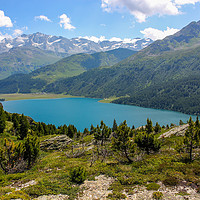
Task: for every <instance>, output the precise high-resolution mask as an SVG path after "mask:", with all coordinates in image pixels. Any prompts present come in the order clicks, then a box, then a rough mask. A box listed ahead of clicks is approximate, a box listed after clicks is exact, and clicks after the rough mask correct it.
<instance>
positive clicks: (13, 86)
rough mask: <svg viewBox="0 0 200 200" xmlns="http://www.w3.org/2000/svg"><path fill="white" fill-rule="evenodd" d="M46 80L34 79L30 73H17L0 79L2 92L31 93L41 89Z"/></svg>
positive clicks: (0, 90) (0, 91)
mask: <svg viewBox="0 0 200 200" xmlns="http://www.w3.org/2000/svg"><path fill="white" fill-rule="evenodd" d="M46 84H47V83H46V81H45V80H41V79H32V77H31V75H30V74H15V75H12V76H9V77H8V78H6V79H3V80H0V93H3V94H7V93H31V92H37V91H41V90H42V88H43V87H44V86H45V85H46Z"/></svg>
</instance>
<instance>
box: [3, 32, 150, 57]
mask: <svg viewBox="0 0 200 200" xmlns="http://www.w3.org/2000/svg"><path fill="white" fill-rule="evenodd" d="M152 42H153V41H152V40H151V39H139V38H136V39H133V40H132V41H129V42H128V41H127V42H123V41H109V40H104V41H99V42H94V41H92V40H89V39H86V38H83V37H79V38H72V39H68V38H65V37H62V36H52V35H46V34H43V33H39V32H37V33H33V34H29V35H26V34H23V35H21V36H18V37H16V38H14V39H10V38H7V39H3V40H2V41H1V42H0V53H3V52H7V51H8V50H9V49H11V48H12V47H20V46H34V47H38V48H40V49H42V50H48V51H53V52H56V53H67V54H69V55H72V54H77V53H95V52H101V51H109V50H113V49H118V48H128V49H131V50H135V51H138V50H141V49H142V48H144V47H146V46H148V45H149V44H151V43H152Z"/></svg>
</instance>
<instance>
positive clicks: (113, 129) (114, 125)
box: [112, 119, 117, 132]
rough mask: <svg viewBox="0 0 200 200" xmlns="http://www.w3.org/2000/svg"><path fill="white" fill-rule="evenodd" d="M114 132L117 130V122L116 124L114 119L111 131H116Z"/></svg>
mask: <svg viewBox="0 0 200 200" xmlns="http://www.w3.org/2000/svg"><path fill="white" fill-rule="evenodd" d="M116 130H117V122H116V120H115V119H114V121H113V128H112V131H113V132H114V131H116Z"/></svg>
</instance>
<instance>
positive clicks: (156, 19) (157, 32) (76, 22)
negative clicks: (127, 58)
mask: <svg viewBox="0 0 200 200" xmlns="http://www.w3.org/2000/svg"><path fill="white" fill-rule="evenodd" d="M199 20H200V0H31V1H29V0H0V40H2V39H3V38H14V37H17V36H19V35H21V34H32V33H36V32H41V33H44V34H47V35H56V36H63V37H66V38H69V39H70V38H75V37H84V38H88V39H91V40H93V41H96V42H98V41H103V40H106V39H108V40H116V41H118V40H119V41H120V40H125V41H129V40H130V41H131V39H134V38H138V37H139V38H151V39H152V40H157V39H163V38H164V37H166V36H168V35H171V34H174V33H175V32H177V31H179V30H180V29H181V28H183V27H184V26H186V25H187V24H189V23H190V22H192V21H199Z"/></svg>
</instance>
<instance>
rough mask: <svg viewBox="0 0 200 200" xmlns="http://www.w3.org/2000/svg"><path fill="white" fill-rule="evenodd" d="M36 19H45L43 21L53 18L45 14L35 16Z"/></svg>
mask: <svg viewBox="0 0 200 200" xmlns="http://www.w3.org/2000/svg"><path fill="white" fill-rule="evenodd" d="M35 20H43V21H47V22H51V20H50V19H49V18H48V17H47V16H44V15H40V16H35Z"/></svg>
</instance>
